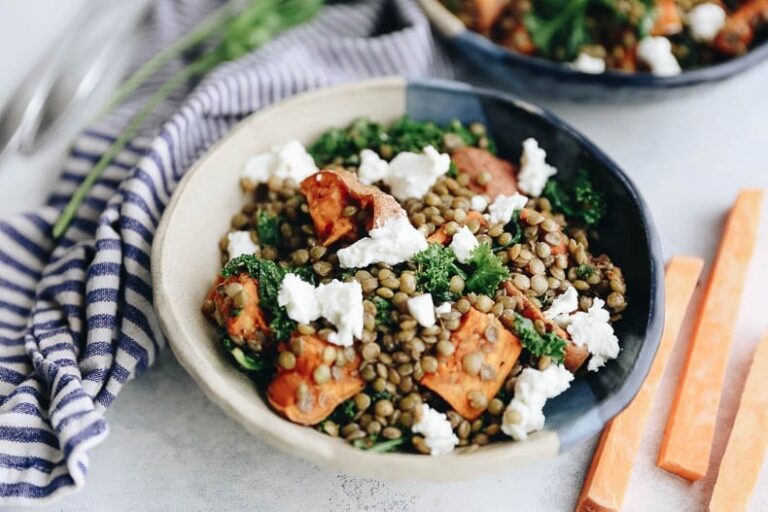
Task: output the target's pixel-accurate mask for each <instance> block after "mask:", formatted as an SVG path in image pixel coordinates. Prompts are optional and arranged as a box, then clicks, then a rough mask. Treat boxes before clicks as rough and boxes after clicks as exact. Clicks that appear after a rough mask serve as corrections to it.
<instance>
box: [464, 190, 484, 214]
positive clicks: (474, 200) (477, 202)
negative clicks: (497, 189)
mask: <svg viewBox="0 0 768 512" xmlns="http://www.w3.org/2000/svg"><path fill="white" fill-rule="evenodd" d="M486 208H488V198H487V197H485V196H484V195H480V194H478V195H476V196H472V197H471V198H470V199H469V209H470V210H472V211H474V212H480V213H483V212H484V211H485V209H486Z"/></svg>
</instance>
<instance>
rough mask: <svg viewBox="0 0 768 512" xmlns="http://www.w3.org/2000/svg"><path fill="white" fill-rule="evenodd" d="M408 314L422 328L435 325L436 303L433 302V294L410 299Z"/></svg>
mask: <svg viewBox="0 0 768 512" xmlns="http://www.w3.org/2000/svg"><path fill="white" fill-rule="evenodd" d="M408 313H410V314H411V316H412V317H413V318H414V320H416V321H417V322H419V325H421V326H422V327H432V326H433V325H435V303H434V302H432V294H431V293H425V294H423V295H417V296H416V297H411V298H410V299H408Z"/></svg>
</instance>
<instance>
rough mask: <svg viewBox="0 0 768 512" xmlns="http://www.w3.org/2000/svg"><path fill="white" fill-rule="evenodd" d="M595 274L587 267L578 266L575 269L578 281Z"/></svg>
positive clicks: (593, 270) (591, 268) (592, 269)
mask: <svg viewBox="0 0 768 512" xmlns="http://www.w3.org/2000/svg"><path fill="white" fill-rule="evenodd" d="M594 273H595V269H594V268H593V267H591V266H589V265H579V266H578V267H576V275H577V276H578V277H579V279H586V278H588V277H589V276H591V275H593V274H594Z"/></svg>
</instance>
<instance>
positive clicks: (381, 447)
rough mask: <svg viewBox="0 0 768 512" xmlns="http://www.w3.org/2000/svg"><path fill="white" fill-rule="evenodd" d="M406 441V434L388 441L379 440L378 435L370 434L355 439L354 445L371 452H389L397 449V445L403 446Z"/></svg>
mask: <svg viewBox="0 0 768 512" xmlns="http://www.w3.org/2000/svg"><path fill="white" fill-rule="evenodd" d="M406 441H407V438H406V437H405V436H403V437H398V438H397V439H388V440H386V441H379V440H378V437H375V436H370V437H364V438H362V439H356V440H354V441H353V442H352V446H354V447H355V448H359V449H360V450H366V451H369V452H374V453H387V452H392V451H395V449H396V448H397V447H399V446H401V445H402V444H403V443H405V442H406Z"/></svg>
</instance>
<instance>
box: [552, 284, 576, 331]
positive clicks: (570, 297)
mask: <svg viewBox="0 0 768 512" xmlns="http://www.w3.org/2000/svg"><path fill="white" fill-rule="evenodd" d="M577 309H579V292H577V291H576V288H574V287H573V286H569V287H568V288H567V289H566V290H565V291H564V292H563V293H561V294H560V295H558V296H557V297H555V300H553V301H552V305H551V306H549V309H547V310H546V311H544V316H545V317H547V318H549V319H550V320H552V321H553V322H555V323H556V324H558V325H559V326H560V327H563V326H564V325H567V324H568V323H570V317H569V316H568V315H570V314H571V313H573V312H574V311H576V310H577Z"/></svg>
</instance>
